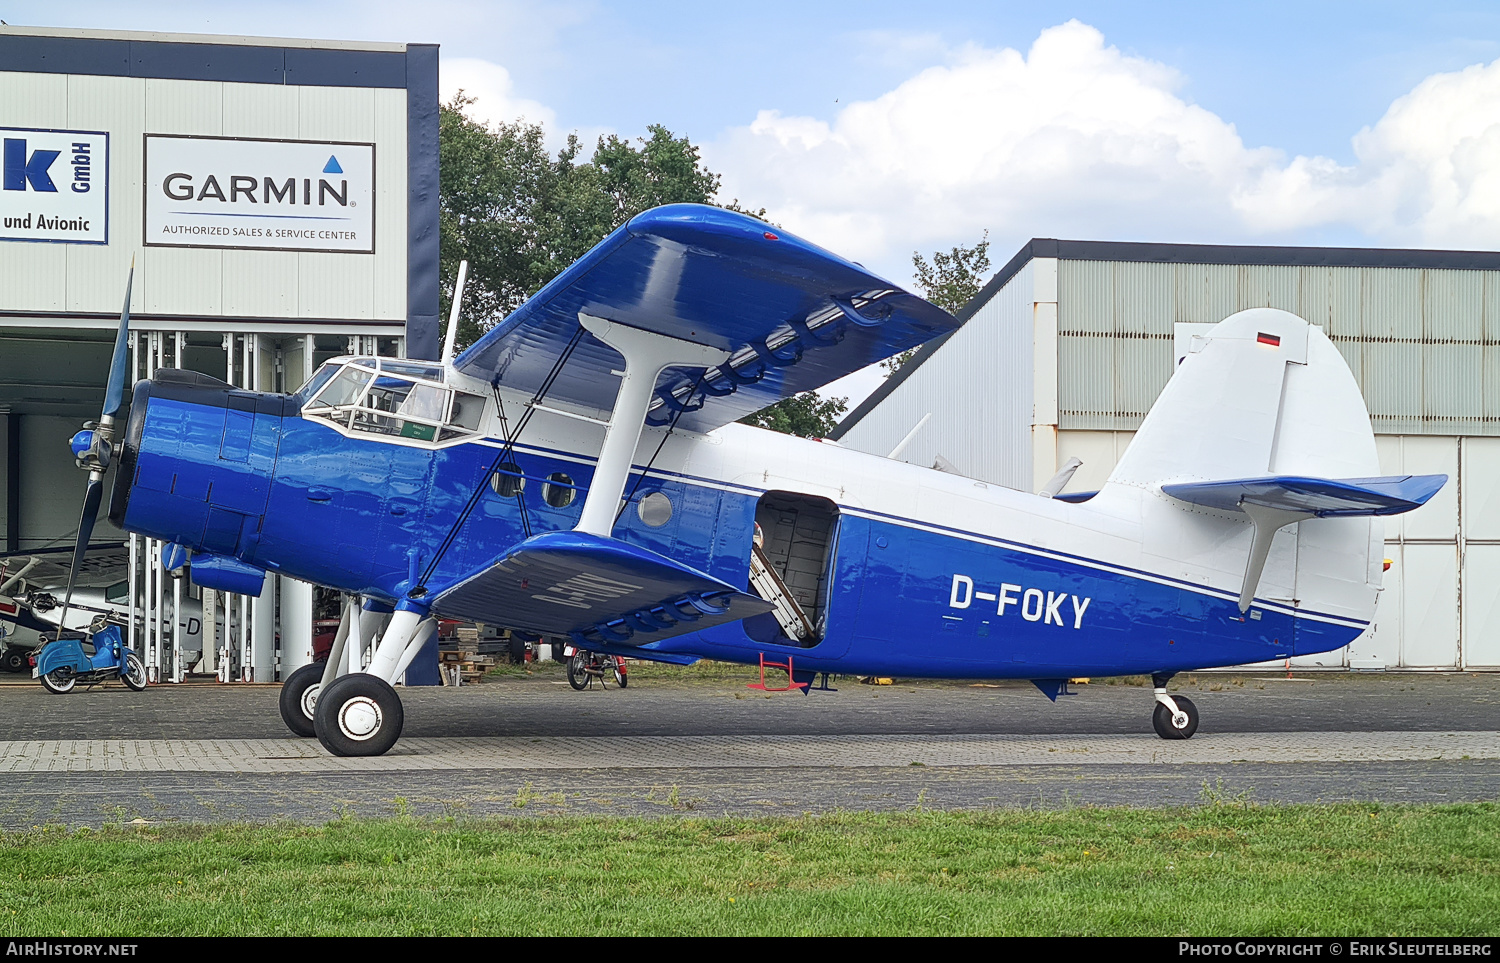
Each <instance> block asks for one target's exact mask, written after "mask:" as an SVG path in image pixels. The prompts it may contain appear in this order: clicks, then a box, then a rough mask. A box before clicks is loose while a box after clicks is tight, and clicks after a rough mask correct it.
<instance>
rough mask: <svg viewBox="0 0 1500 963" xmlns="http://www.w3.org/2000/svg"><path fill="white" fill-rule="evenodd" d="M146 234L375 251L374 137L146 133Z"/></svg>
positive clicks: (169, 239)
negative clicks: (361, 140)
mask: <svg viewBox="0 0 1500 963" xmlns="http://www.w3.org/2000/svg"><path fill="white" fill-rule="evenodd" d="M145 192H146V217H145V239H144V240H145V243H146V245H147V246H165V247H217V248H252V249H258V250H276V251H342V252H346V253H351V254H374V253H375V145H374V144H345V143H331V142H314V141H300V140H298V141H289V140H256V139H247V138H230V137H177V136H168V135H165V134H147V135H146V177H145Z"/></svg>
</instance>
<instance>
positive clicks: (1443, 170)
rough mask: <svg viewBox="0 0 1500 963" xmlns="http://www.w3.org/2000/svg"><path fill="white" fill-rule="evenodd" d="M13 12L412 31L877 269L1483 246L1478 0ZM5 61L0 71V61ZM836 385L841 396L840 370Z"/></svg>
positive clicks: (75, 18)
mask: <svg viewBox="0 0 1500 963" xmlns="http://www.w3.org/2000/svg"><path fill="white" fill-rule="evenodd" d="M0 18H3V19H5V20H7V21H9V22H10V23H12V24H39V25H50V26H86V27H100V28H118V29H132V30H164V31H177V32H204V33H222V34H256V35H265V36H297V37H324V38H338V39H361V40H387V41H410V42H435V43H439V44H441V45H442V63H443V85H444V91H445V93H451V92H452V91H453V90H456V89H457V88H459V87H463V88H464V89H466V90H467V91H468V92H469V93H470V94H472V95H474V96H477V97H478V98H479V100H478V103H477V104H476V105H475V110H476V112H477V113H478V114H479V115H480V116H483V117H486V118H489V119H492V120H501V119H506V120H509V119H513V118H515V117H517V116H525V117H526V118H528V119H529V120H532V121H540V122H542V123H544V124H545V125H546V126H547V127H548V129H549V131H552V132H553V133H554V136H555V137H557V138H560V137H561V136H563V135H564V134H565V133H566V132H568V131H578V132H580V133H581V134H582V135H584V136H585V137H587V138H589V139H592V138H593V137H595V136H597V135H598V134H599V133H601V132H606V131H608V132H615V133H619V134H622V135H630V136H634V135H637V134H640V133H642V132H644V130H645V127H646V125H648V124H652V123H662V124H666V125H667V126H668V127H669V128H670V129H672V130H673V131H675V132H677V133H679V134H686V135H687V136H688V137H690V138H691V139H692V140H693V142H694V143H696V144H698V145H700V146H701V148H702V151H703V156H704V158H705V160H706V162H707V164H708V166H709V167H710V168H711V169H712V170H714V171H716V172H718V173H720V174H722V175H723V178H724V192H723V195H724V198H725V199H728V198H730V197H737V198H739V199H740V201H741V202H742V203H744V204H746V205H748V206H752V207H765V208H766V209H767V211H768V216H769V217H771V218H772V219H773V220H775V221H776V222H778V223H780V224H781V225H783V226H784V227H786V228H787V229H789V230H792V231H795V232H797V233H799V234H802V235H803V236H805V237H807V238H808V239H810V240H812V241H815V242H817V243H819V244H822V245H824V246H826V247H829V248H832V249H833V250H835V251H838V252H839V253H841V254H844V255H846V256H848V257H851V258H854V259H855V260H858V261H861V262H862V263H864V264H866V265H868V266H870V267H871V268H873V269H875V270H877V271H880V272H882V273H885V274H886V275H888V276H889V277H891V278H892V279H893V280H896V281H898V282H905V281H907V280H909V278H910V272H911V255H912V252H913V251H914V250H920V251H924V252H928V251H932V250H934V249H938V248H946V247H951V246H953V245H955V244H969V243H973V242H974V241H976V240H978V238H979V237H980V236H981V235H982V234H983V232H985V231H988V232H989V236H990V239H991V241H992V245H993V252H994V260H995V263H996V265H997V266H998V265H999V264H1002V263H1004V261H1005V260H1007V259H1008V258H1009V256H1010V255H1011V254H1012V253H1013V252H1014V251H1015V249H1016V248H1018V247H1019V246H1020V245H1022V244H1023V243H1025V241H1026V240H1027V239H1028V238H1031V237H1071V238H1093V239H1110V240H1172V241H1196V242H1221V243H1277V244H1285V243H1291V244H1337V245H1356V246H1412V247H1416V246H1420V247H1441V248H1494V247H1497V246H1500V5H1495V4H1482V3H1472V2H1471V3H1448V2H1442V0H1428V2H1424V3H1420V4H1417V3H1410V2H1403V3H1386V2H1362V3H1338V2H1312V3H1309V2H1307V0H1300V2H1261V3H1255V4H1235V5H1228V4H1225V5H1219V4H1204V3H1201V2H1191V3H1177V2H1156V3H1150V2H1138V3H1122V2H1106V0H1088V2H1077V3H1070V4H1045V3H1043V4H1037V3H1034V2H1032V3H1010V2H989V3H980V2H941V0H928V2H925V3H923V4H913V3H910V2H900V3H895V2H891V3H886V2H860V3H853V2H848V3H832V2H825V3H818V2H812V3H809V2H807V0H801V2H783V0H760V2H756V3H746V4H704V3H679V2H661V3H650V2H644V0H640V2H610V0H579V2H555V3H549V2H543V0H530V2H516V3H513V2H508V0H502V2H488V3H480V2H465V0H422V2H410V0H403V2H389V0H362V2H341V0H323V2H321V3H318V4H308V3H305V2H283V0H269V2H250V0H247V2H241V3H236V4H204V3H202V2H191V3H147V2H135V0H110V2H96V0H71V2H70V3H68V4H58V3H56V2H46V3H40V2H30V0H26V2H7V0H0ZM0 69H3V65H0ZM855 390H856V393H861V392H859V391H858V389H857V388H856V389H855Z"/></svg>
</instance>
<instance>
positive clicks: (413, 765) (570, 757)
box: [0, 731, 1500, 774]
mask: <svg viewBox="0 0 1500 963" xmlns="http://www.w3.org/2000/svg"><path fill="white" fill-rule="evenodd" d="M1455 759H1457V760H1462V759H1500V732H1485V731H1481V732H1418V733H1411V732H1357V733H1356V732H1333V733H1330V732H1318V733H1305V732H1258V733H1220V734H1217V735H1207V736H1200V737H1197V738H1194V739H1191V740H1185V741H1182V742H1168V741H1165V740H1162V739H1159V738H1157V737H1155V736H1144V735H1143V736H1128V735H1103V736H1088V735H1078V736H1045V737H1035V736H1031V737H1019V736H980V735H952V736H916V735H870V736H806V735H803V736H745V735H739V736H615V737H611V738H608V739H577V738H572V737H559V736H533V737H522V738H512V739H475V738H458V739H432V738H415V739H405V740H402V741H401V742H400V743H398V744H397V746H396V748H395V749H393V750H391V751H390V752H389V753H387V754H386V755H383V756H374V757H367V758H358V757H355V758H339V757H336V756H331V755H329V754H328V753H327V752H326V751H325V750H324V749H323V748H322V746H320V745H319V744H318V743H317V742H316V741H315V740H311V739H100V740H71V739H69V740H48V741H36V742H0V772H3V773H15V774H19V773H34V772H205V773H208V772H214V773H235V772H241V773H278V772H288V773H292V772H295V773H306V772H345V773H357V772H361V773H362V772H374V773H382V772H399V771H410V770H452V769H471V770H495V769H506V770H510V769H515V770H532V769H539V770H553V769H564V770H577V769H659V768H661V767H662V766H663V764H664V763H669V764H670V765H671V767H672V768H676V769H708V768H714V769H790V768H802V767H818V766H825V767H834V768H840V769H852V768H872V767H881V766H892V765H921V766H933V767H938V766H1028V765H1030V766H1036V765H1078V764H1081V763H1082V764H1087V765H1093V766H1103V765H1109V766H1115V765H1128V766H1141V765H1149V766H1170V765H1183V764H1203V763H1235V762H1266V763H1282V764H1285V763H1304V762H1325V763H1326V762H1400V761H1421V760H1455Z"/></svg>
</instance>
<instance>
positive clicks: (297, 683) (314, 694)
mask: <svg viewBox="0 0 1500 963" xmlns="http://www.w3.org/2000/svg"><path fill="white" fill-rule="evenodd" d="M326 664H327V663H326V662H314V663H313V664H312V665H304V666H303V667H302V668H300V669H298V670H297V671H296V672H293V673H292V676H291V678H289V679H287V680H286V681H285V682H283V683H282V684H281V699H280V701H279V705H280V708H281V721H282V722H284V723H286V727H287V728H288V729H290V730H292V732H293V734H295V735H299V736H303V737H304V738H306V737H311V736H315V735H317V731H316V730H315V729H314V727H313V714H312V708H313V706H315V705H317V702H318V686H320V685H321V684H322V683H323V666H325V665H326Z"/></svg>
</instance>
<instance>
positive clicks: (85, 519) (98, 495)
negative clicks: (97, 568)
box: [57, 473, 104, 638]
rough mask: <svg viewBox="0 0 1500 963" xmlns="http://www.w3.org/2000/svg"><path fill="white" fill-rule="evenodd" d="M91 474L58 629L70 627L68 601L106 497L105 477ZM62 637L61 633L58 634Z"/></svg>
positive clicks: (58, 618) (60, 630)
mask: <svg viewBox="0 0 1500 963" xmlns="http://www.w3.org/2000/svg"><path fill="white" fill-rule="evenodd" d="M94 474H95V473H90V474H89V488H88V492H87V493H86V494H85V495H84V496H83V515H82V516H80V517H79V519H78V541H76V542H74V543H73V567H72V568H71V569H69V570H68V591H67V593H66V594H65V595H63V604H62V614H61V615H59V616H58V617H57V631H58V632H59V633H61V632H62V631H63V630H64V629H66V628H67V627H68V621H67V620H68V603H70V602H72V601H73V584H74V583H75V582H77V581H78V570H79V569H81V568H83V557H84V555H86V554H88V550H89V536H91V535H93V534H94V519H95V518H96V517H97V516H98V514H99V502H100V501H101V500H102V499H103V497H104V478H103V477H102V476H101V477H97V478H96V477H94ZM58 637H59V638H61V637H62V636H61V634H59V636H58Z"/></svg>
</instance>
